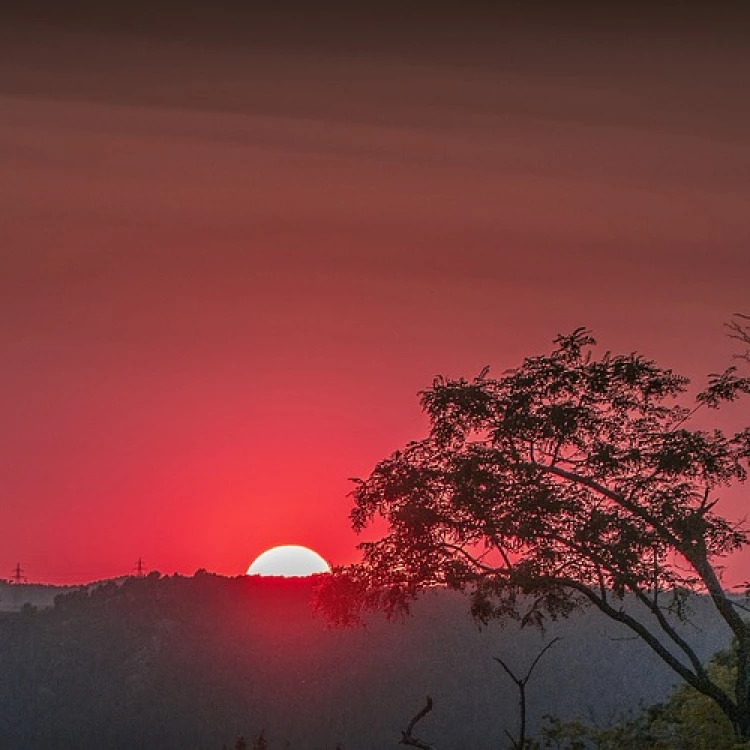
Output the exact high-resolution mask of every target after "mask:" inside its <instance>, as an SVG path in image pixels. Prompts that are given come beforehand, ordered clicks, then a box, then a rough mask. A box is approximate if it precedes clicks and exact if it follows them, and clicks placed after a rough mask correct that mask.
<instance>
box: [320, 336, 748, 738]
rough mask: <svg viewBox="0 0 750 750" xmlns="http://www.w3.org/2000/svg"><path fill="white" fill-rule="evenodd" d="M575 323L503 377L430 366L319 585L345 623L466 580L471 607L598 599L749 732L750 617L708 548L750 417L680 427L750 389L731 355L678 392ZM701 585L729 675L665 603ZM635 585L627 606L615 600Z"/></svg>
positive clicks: (734, 533) (539, 618)
mask: <svg viewBox="0 0 750 750" xmlns="http://www.w3.org/2000/svg"><path fill="white" fill-rule="evenodd" d="M594 343H595V342H594V340H593V339H592V337H591V336H590V335H589V333H588V332H587V331H585V330H583V329H579V330H577V331H575V332H574V333H573V334H572V335H569V336H561V337H559V338H558V339H556V341H555V344H556V346H555V348H554V349H553V351H552V352H551V353H549V354H546V355H542V356H537V357H531V358H527V359H525V360H524V361H523V363H522V364H521V366H520V367H518V368H517V369H513V370H510V371H508V372H506V373H504V374H503V375H502V376H501V377H499V378H490V377H488V373H487V370H485V371H483V372H482V373H481V374H480V375H479V376H478V377H476V378H475V379H473V380H471V381H467V380H464V379H460V380H446V379H443V378H438V379H436V380H435V381H434V383H433V385H432V387H431V388H429V389H427V390H426V391H424V392H422V394H421V401H422V406H423V408H424V410H425V411H426V413H427V415H428V417H429V419H430V424H431V429H430V432H429V435H428V436H427V437H426V438H425V439H423V440H420V441H418V442H412V443H410V444H409V445H408V446H407V447H406V448H405V449H404V450H400V451H397V452H396V453H394V454H393V455H392V456H390V457H389V458H386V459H385V460H383V461H381V462H380V463H378V464H377V466H376V467H375V469H374V471H373V472H372V474H371V475H370V476H369V477H368V478H367V479H364V480H356V482H357V484H356V488H355V490H354V492H353V497H354V502H355V507H354V509H353V511H352V522H353V527H354V529H355V530H356V531H358V532H361V531H362V530H363V529H365V528H366V527H368V525H370V524H371V522H373V521H374V520H375V519H376V518H382V519H384V521H385V522H386V524H387V533H386V534H385V536H383V537H382V538H381V539H379V540H378V541H374V542H365V543H363V544H361V545H360V549H361V550H362V556H363V559H362V562H361V563H359V564H356V565H352V566H349V567H347V568H343V569H338V570H337V571H336V573H337V574H336V575H335V576H333V577H331V578H330V579H329V580H328V582H327V583H324V584H323V588H322V591H321V595H320V601H321V606H322V607H323V608H324V609H326V610H327V612H328V614H329V615H330V616H331V617H332V618H333V619H334V620H338V621H340V622H352V621H353V620H356V619H357V618H358V617H359V616H360V615H361V613H363V612H364V611H367V610H381V611H385V612H387V613H389V614H391V615H392V614H394V613H398V612H406V611H408V609H409V604H410V602H411V601H412V600H413V599H414V598H415V597H416V596H417V595H418V594H419V593H420V592H421V591H422V590H424V589H425V588H428V587H432V586H435V585H438V586H448V587H451V588H454V589H458V590H463V591H466V592H467V593H469V594H470V596H471V610H472V613H473V614H474V616H475V617H477V618H478V619H479V620H481V621H484V622H487V621H489V620H491V619H493V618H508V617H510V618H516V619H518V620H520V622H521V623H522V624H523V625H528V624H531V625H538V626H541V625H543V624H544V622H545V620H546V619H547V618H552V619H554V618H556V617H559V616H565V615H567V614H569V613H570V612H572V611H573V610H574V609H576V608H579V607H582V606H584V605H593V606H595V607H596V608H598V609H599V610H600V611H601V612H603V613H604V614H605V615H607V616H608V617H610V618H612V619H613V620H616V621H618V622H620V623H622V624H623V625H625V626H626V627H628V628H630V629H631V630H632V631H633V632H634V633H636V634H637V635H638V637H640V638H641V639H642V640H643V641H644V642H645V643H646V644H648V646H649V647H650V648H651V649H653V651H654V652H655V653H656V654H657V655H658V656H659V657H660V658H661V659H662V660H663V661H664V662H666V663H667V664H668V665H669V666H670V667H671V668H672V669H673V670H674V671H675V672H676V673H677V674H679V675H680V676H681V677H682V678H683V679H685V680H686V681H687V682H688V683H689V684H690V685H691V686H692V687H693V688H695V689H696V690H697V691H698V692H700V693H702V694H704V695H706V696H708V697H709V698H711V699H712V700H713V701H714V702H715V703H716V704H717V705H718V706H719V707H720V708H721V710H722V711H723V712H724V713H725V714H726V715H727V717H729V719H730V720H731V722H732V725H733V727H734V729H735V731H736V733H737V734H738V736H741V737H743V738H749V737H750V626H748V625H747V624H746V623H745V621H744V620H743V618H742V616H741V611H740V609H739V607H738V603H737V601H736V600H735V599H734V598H733V597H732V596H731V595H730V594H729V593H728V592H727V591H726V590H725V589H724V587H723V586H722V583H721V581H720V577H719V571H718V569H717V567H716V561H717V560H718V559H720V558H721V557H722V556H723V555H726V554H727V553H729V552H732V551H733V550H736V549H737V548H739V547H742V546H744V545H746V544H747V542H748V536H747V533H746V531H745V529H744V528H743V527H741V526H740V525H737V524H735V523H732V522H730V521H728V520H727V519H726V518H724V517H722V516H721V515H719V514H717V513H716V511H715V506H716V502H717V498H718V495H719V493H720V491H721V489H722V488H723V487H725V486H727V485H730V484H733V483H735V482H740V481H743V480H745V478H746V476H747V468H746V467H747V463H748V459H749V458H750V427H748V428H746V429H744V430H743V431H741V432H738V433H736V434H731V435H726V434H724V432H722V431H721V430H719V429H714V430H706V429H699V428H697V427H691V424H692V422H691V420H692V418H693V417H694V415H695V414H696V412H697V411H699V410H701V409H714V408H717V407H718V406H720V404H721V403H722V402H724V401H732V400H734V399H735V398H737V397H738V396H739V395H741V394H742V393H749V392H750V379H747V378H742V377H740V376H738V374H737V372H736V370H735V369H733V368H730V369H729V370H727V371H725V372H723V373H721V374H720V375H713V376H711V377H710V379H709V383H708V386H707V387H706V389H705V390H704V391H703V392H701V393H700V394H698V396H697V398H696V400H695V402H694V403H691V405H690V406H685V405H683V404H682V403H681V399H684V398H685V397H686V392H687V385H688V381H687V379H686V378H684V377H681V376H679V375H676V374H674V373H673V372H672V371H671V370H668V369H663V368H661V367H658V366H657V365H656V364H655V363H654V362H652V361H650V360H648V359H645V358H644V357H642V356H640V355H638V354H634V353H633V354H624V355H613V354H611V353H609V352H607V353H604V354H602V355H600V356H595V355H594V353H593V345H594ZM695 591H704V592H707V593H708V594H709V596H710V598H711V600H712V602H713V604H714V605H715V607H716V609H717V610H718V613H719V614H720V615H721V617H722V618H723V619H724V621H725V622H726V623H727V625H728V626H729V628H731V630H732V632H733V633H734V635H735V637H736V638H737V642H738V672H737V679H736V682H735V685H734V688H733V690H729V691H728V690H726V689H725V687H724V686H722V685H721V684H719V683H718V682H717V681H716V680H714V679H713V678H712V675H711V674H710V673H709V672H708V671H707V669H706V668H705V667H704V665H703V664H702V663H701V660H700V659H699V658H698V656H697V654H696V652H695V650H694V649H693V648H692V647H691V645H690V644H689V643H688V642H687V641H686V640H685V638H684V637H683V635H681V633H680V632H678V630H677V629H676V628H675V627H674V621H673V620H672V619H670V618H669V616H668V615H669V613H670V612H672V613H675V612H676V613H677V614H678V615H682V616H684V614H685V610H684V604H685V600H686V598H687V596H688V594H689V593H690V592H695ZM628 595H630V596H631V597H632V599H634V600H636V602H637V603H638V605H639V606H630V605H628V606H627V607H626V606H625V603H624V599H625V598H626V596H628Z"/></svg>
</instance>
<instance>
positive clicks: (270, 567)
mask: <svg viewBox="0 0 750 750" xmlns="http://www.w3.org/2000/svg"><path fill="white" fill-rule="evenodd" d="M330 572H331V566H330V565H329V564H328V563H327V562H326V561H325V560H324V559H323V558H322V557H321V556H320V555H319V554H318V553H317V552H314V551H313V550H311V549H310V548H309V547H302V546H300V545H298V544H284V545H282V546H280V547H272V548H271V549H268V550H266V551H265V552H264V553H263V554H261V555H258V557H256V558H255V560H253V562H252V565H250V567H249V568H248V569H247V575H249V576H254V575H258V576H283V577H284V578H292V577H299V576H312V575H316V574H318V573H330Z"/></svg>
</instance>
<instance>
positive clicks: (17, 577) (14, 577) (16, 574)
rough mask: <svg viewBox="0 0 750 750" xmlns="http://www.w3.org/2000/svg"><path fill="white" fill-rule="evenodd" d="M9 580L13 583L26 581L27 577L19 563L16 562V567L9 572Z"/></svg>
mask: <svg viewBox="0 0 750 750" xmlns="http://www.w3.org/2000/svg"><path fill="white" fill-rule="evenodd" d="M10 580H11V581H13V583H27V582H28V580H29V579H28V578H27V577H26V575H25V571H24V569H23V568H22V567H21V563H16V567H15V568H13V573H12V574H11V579H10Z"/></svg>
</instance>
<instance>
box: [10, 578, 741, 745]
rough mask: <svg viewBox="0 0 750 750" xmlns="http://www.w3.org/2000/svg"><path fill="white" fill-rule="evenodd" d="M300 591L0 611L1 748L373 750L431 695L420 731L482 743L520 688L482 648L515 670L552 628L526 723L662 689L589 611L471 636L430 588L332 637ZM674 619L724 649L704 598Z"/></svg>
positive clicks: (150, 594)
mask: <svg viewBox="0 0 750 750" xmlns="http://www.w3.org/2000/svg"><path fill="white" fill-rule="evenodd" d="M313 585H314V584H313V582H312V581H310V580H308V579H287V580H283V579H269V578H257V577H252V578H248V577H245V576H242V577H238V578H223V577H219V576H215V575H211V574H207V573H198V574H196V575H195V576H194V577H192V578H185V577H180V576H173V577H159V575H158V574H152V575H150V576H147V577H145V578H140V579H136V578H132V579H127V580H125V581H122V582H119V583H118V582H111V583H105V584H101V585H99V586H96V587H91V588H89V589H86V588H82V589H80V590H74V591H72V592H70V593H67V594H64V595H61V596H58V597H57V599H56V600H55V604H54V607H52V608H49V609H39V610H37V611H34V610H32V609H30V608H26V609H24V610H23V611H21V612H11V613H8V612H6V613H2V614H0V746H2V747H12V748H17V749H18V750H24V749H25V748H41V747H44V748H56V749H58V750H66V749H67V748H76V749H77V750H79V749H80V750H88V749H89V748H91V749H92V750H93V749H94V748H96V749H97V750H99V749H100V748H111V749H112V750H117V749H118V748H122V749H125V748H128V749H130V748H143V749H144V750H145V749H148V748H154V749H157V748H158V749H159V750H170V749H172V748H174V749H175V750H177V748H179V749H180V750H185V749H186V748H196V750H197V749H198V748H205V749H206V750H209V749H214V748H215V750H219V749H220V748H221V747H222V745H223V744H226V745H227V746H232V745H233V743H234V740H235V739H236V738H237V737H238V736H240V735H244V736H246V737H250V736H252V735H253V734H254V733H257V732H259V731H261V730H265V732H266V735H267V737H268V740H269V747H270V749H271V750H274V749H275V748H279V750H281V749H282V748H285V747H289V748H290V750H294V748H300V749H302V750H315V748H320V749H321V750H333V748H334V747H335V746H336V744H337V743H340V745H341V747H342V748H344V750H370V749H372V750H381V749H382V748H387V747H396V746H397V745H398V739H399V737H400V729H401V728H403V727H404V726H405V725H406V723H407V722H408V720H409V718H410V717H411V715H412V714H414V713H415V712H416V711H417V710H418V709H419V708H420V707H421V706H422V705H423V703H424V696H425V695H426V694H430V695H431V696H432V697H433V698H434V701H435V708H434V711H433V712H432V714H430V716H429V717H427V718H426V719H425V720H424V721H423V722H422V723H421V724H420V736H423V737H425V738H428V739H430V740H432V741H434V742H435V743H436V744H438V746H439V747H440V748H441V749H443V748H444V749H445V750H448V749H449V748H455V749H456V750H458V749H459V748H468V747H471V748H473V749H474V750H485V749H486V750H489V748H493V750H495V749H496V748H497V747H501V746H503V742H504V740H503V736H504V735H503V730H504V729H506V728H507V729H509V730H511V731H514V730H515V722H516V699H517V696H516V693H515V688H514V686H513V685H512V683H511V682H510V681H509V679H508V678H507V676H506V675H504V674H503V673H502V670H500V668H499V666H498V665H497V663H496V662H494V661H493V660H492V656H493V655H501V656H502V657H503V658H504V659H505V660H506V661H507V662H508V663H509V664H511V665H513V666H516V667H518V669H519V670H523V669H525V666H526V665H528V664H529V662H530V661H531V660H532V659H533V657H534V655H535V654H536V652H537V651H538V649H539V647H540V645H541V644H542V643H543V642H545V640H547V639H549V638H552V637H554V636H560V637H562V641H561V642H560V643H559V644H557V645H556V646H555V648H554V649H552V650H551V651H550V652H549V653H548V654H547V655H546V656H545V658H544V660H543V662H541V663H540V664H539V666H538V671H537V672H536V673H535V677H534V679H533V680H532V682H531V683H530V684H529V688H528V695H529V702H530V706H529V714H530V715H529V719H530V721H531V724H532V727H531V728H532V731H533V730H534V729H536V728H538V726H539V721H540V719H541V716H542V715H543V714H545V713H551V714H556V715H559V716H561V717H572V716H574V715H580V716H582V717H583V718H585V719H587V720H593V721H596V722H600V723H606V722H608V721H611V720H613V719H616V718H618V717H619V716H621V715H623V713H626V712H627V711H628V710H630V709H635V708H637V707H638V705H639V704H640V703H642V702H645V703H651V702H654V701H657V700H659V699H662V698H664V697H665V696H666V694H667V693H668V691H669V689H670V687H671V686H672V685H674V684H675V678H674V677H673V675H672V674H671V673H670V672H669V671H668V670H667V668H666V667H665V666H663V665H662V664H661V663H660V662H659V660H658V659H657V658H656V657H654V656H652V655H651V654H650V653H649V651H648V649H647V648H646V647H645V646H644V645H643V644H642V643H641V642H640V641H638V640H635V639H631V638H629V637H628V632H627V631H626V630H624V629H620V628H618V627H617V626H616V625H615V624H613V623H612V622H610V621H605V619H604V618H603V617H601V616H598V615H597V614H596V613H595V612H590V613H585V614H581V615H576V616H575V617H572V618H570V619H569V620H565V621H562V622H559V623H555V624H553V625H552V626H551V627H550V629H549V632H548V633H547V635H546V637H545V638H544V639H543V638H542V637H541V636H540V635H539V634H538V633H536V632H535V631H530V630H528V631H527V630H525V631H519V630H518V629H517V628H516V627H515V626H511V627H508V628H506V629H500V628H499V627H490V628H487V629H485V630H484V631H482V632H480V631H479V630H478V629H477V627H476V626H475V624H474V623H473V622H472V621H471V620H470V618H469V616H468V604H467V602H466V600H464V599H463V598H462V597H460V596H459V595H457V594H453V593H450V592H447V591H436V592H434V593H433V594H432V595H429V596H426V597H424V599H422V600H421V601H420V602H418V603H417V606H416V607H415V612H414V617H412V618H410V619H407V620H406V621H404V622H397V623H388V622H385V621H384V620H381V619H373V620H371V621H370V622H369V623H368V625H367V627H366V628H365V629H356V630H337V629H330V628H328V627H327V626H326V624H325V623H324V622H323V621H322V620H321V619H319V618H316V617H314V616H313V614H312V612H311V610H310V607H309V601H310V598H311V595H312V587H313ZM684 627H686V628H688V629H689V632H690V635H691V638H692V639H693V641H694V642H696V643H698V651H699V653H701V655H702V656H705V657H708V656H709V655H710V654H712V653H713V652H715V651H716V650H718V649H719V648H722V647H724V646H726V645H727V642H728V634H727V632H726V630H725V629H723V628H722V627H721V625H720V624H719V623H718V621H717V620H716V619H715V617H714V615H713V613H712V612H711V608H710V606H709V605H708V603H707V602H705V601H703V600H701V599H696V600H695V601H694V602H693V618H692V624H691V625H687V626H684ZM287 742H288V743H289V744H288V745H287V744H285V743H287Z"/></svg>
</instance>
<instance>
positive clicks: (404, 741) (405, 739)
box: [399, 695, 435, 750]
mask: <svg viewBox="0 0 750 750" xmlns="http://www.w3.org/2000/svg"><path fill="white" fill-rule="evenodd" d="M430 711H432V698H430V696H429V695H428V696H427V703H426V705H425V707H424V708H423V709H422V710H421V711H419V712H418V713H416V714H414V716H413V717H412V719H411V721H410V722H409V723H408V725H407V727H406V729H404V730H403V731H402V732H401V741H400V742H399V744H400V745H409V746H410V747H418V748H420V749H421V750H435V746H434V745H430V744H429V743H427V742H424V741H423V740H420V739H418V738H417V737H415V736H414V735H413V734H412V732H413V731H414V727H415V726H416V725H417V723H418V722H420V721H422V719H424V717H425V716H427V714H428V713H430Z"/></svg>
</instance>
